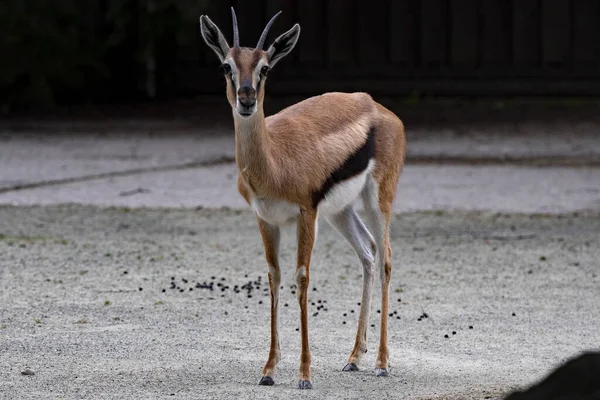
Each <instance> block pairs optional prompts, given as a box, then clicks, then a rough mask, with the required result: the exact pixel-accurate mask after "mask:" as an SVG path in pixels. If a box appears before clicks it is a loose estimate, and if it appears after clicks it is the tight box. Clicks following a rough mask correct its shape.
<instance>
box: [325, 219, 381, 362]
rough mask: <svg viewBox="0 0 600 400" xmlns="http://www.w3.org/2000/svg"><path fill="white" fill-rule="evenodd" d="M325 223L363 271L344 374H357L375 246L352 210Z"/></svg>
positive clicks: (364, 349) (364, 341)
mask: <svg viewBox="0 0 600 400" xmlns="http://www.w3.org/2000/svg"><path fill="white" fill-rule="evenodd" d="M328 221H329V223H330V224H331V225H332V226H333V227H334V228H335V229H336V230H337V231H338V232H339V233H340V234H341V235H342V236H344V238H345V239H346V240H347V241H348V242H349V243H350V245H351V246H352V248H353V249H354V251H355V252H356V255H357V256H358V259H359V260H360V262H361V264H362V267H363V285H362V298H361V303H360V314H359V316H358V328H357V330H356V340H355V342H354V348H353V350H352V353H351V354H350V357H349V358H348V363H347V364H346V366H345V367H344V369H343V370H344V371H358V365H359V362H360V358H361V356H362V355H363V354H364V353H366V352H367V327H368V326H369V311H370V310H371V297H372V294H373V271H374V267H375V249H376V247H375V242H374V240H373V237H372V236H371V234H370V233H369V231H368V230H367V228H366V227H365V225H364V224H363V222H362V221H361V220H360V218H359V216H358V214H357V213H356V211H355V210H354V208H352V207H348V208H346V209H344V210H343V211H342V212H340V213H339V214H336V215H333V216H332V217H330V218H329V219H328Z"/></svg>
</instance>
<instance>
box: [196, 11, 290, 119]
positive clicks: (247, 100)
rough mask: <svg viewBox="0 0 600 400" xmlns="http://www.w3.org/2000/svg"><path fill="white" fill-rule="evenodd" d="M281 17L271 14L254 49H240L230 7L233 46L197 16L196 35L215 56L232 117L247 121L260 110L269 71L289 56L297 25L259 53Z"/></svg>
mask: <svg viewBox="0 0 600 400" xmlns="http://www.w3.org/2000/svg"><path fill="white" fill-rule="evenodd" d="M279 14H281V11H280V12H278V13H277V14H275V16H273V18H271V20H270V21H269V23H268V24H267V26H266V27H265V29H264V31H263V33H262V35H260V39H258V43H257V45H256V47H255V48H253V49H252V48H248V47H240V38H239V32H238V26H237V18H236V15H235V11H234V10H233V7H232V8H231V15H232V19H233V47H229V44H227V41H226V40H225V37H224V36H223V34H222V33H221V31H220V30H219V28H218V27H217V26H216V25H215V24H214V23H213V22H212V21H211V20H210V18H208V17H207V16H206V15H202V16H201V17H200V32H201V33H202V37H203V38H204V41H205V42H206V44H208V45H209V46H210V48H211V49H213V51H214V52H215V53H216V54H217V56H218V57H219V60H220V61H221V63H222V64H221V70H222V72H223V74H224V75H225V79H226V81H227V99H228V100H229V104H231V107H232V108H233V110H234V115H237V116H238V117H240V118H249V117H251V116H252V115H254V114H255V113H256V112H257V110H259V109H262V104H263V99H264V97H265V83H266V80H267V74H268V73H269V70H270V69H271V68H272V67H273V66H275V64H276V63H277V62H278V61H279V60H281V59H282V58H283V57H284V56H286V55H287V54H289V52H290V51H292V49H293V48H294V46H295V45H296V42H297V41H298V36H300V25H298V24H295V25H294V26H293V27H292V29H290V30H289V31H287V32H286V33H284V34H282V35H281V36H279V37H278V38H277V39H275V41H274V42H273V44H272V45H271V46H270V47H269V49H268V50H267V51H265V50H263V46H264V44H265V40H266V38H267V35H268V33H269V28H271V25H272V24H273V22H274V21H275V19H276V18H277V16H278V15H279Z"/></svg>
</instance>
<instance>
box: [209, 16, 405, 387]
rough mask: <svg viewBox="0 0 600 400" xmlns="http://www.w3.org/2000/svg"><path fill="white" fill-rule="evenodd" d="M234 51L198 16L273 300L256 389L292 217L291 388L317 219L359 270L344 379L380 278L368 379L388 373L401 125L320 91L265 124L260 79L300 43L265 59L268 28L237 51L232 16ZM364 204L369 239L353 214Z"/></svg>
mask: <svg viewBox="0 0 600 400" xmlns="http://www.w3.org/2000/svg"><path fill="white" fill-rule="evenodd" d="M231 13H232V19H233V47H229V45H228V43H227V41H226V40H225V37H224V36H223V34H222V33H221V31H220V30H219V28H218V27H217V26H216V25H215V24H214V23H213V22H212V21H211V20H210V19H209V18H208V17H207V16H205V15H203V16H201V17H200V29H201V33H202V37H203V38H204V41H205V42H206V44H208V46H210V48H212V50H213V51H214V52H215V53H216V54H217V56H218V57H219V60H220V61H221V68H222V71H223V74H224V75H225V80H226V82H227V99H228V101H229V104H230V105H231V108H232V112H233V122H234V127H235V142H236V163H237V166H238V169H239V174H238V190H239V192H240V194H241V195H242V196H243V197H244V199H245V200H246V201H247V202H248V204H249V205H251V206H252V208H253V209H254V211H255V212H256V217H257V222H258V227H259V230H260V234H261V236H262V240H263V244H264V248H265V254H266V259H267V264H268V267H269V274H268V276H269V286H270V292H271V346H270V351H269V356H268V359H267V362H266V364H265V366H264V368H263V369H262V378H261V380H260V382H259V384H260V385H273V384H274V380H273V377H274V375H275V368H276V365H277V363H278V361H279V359H280V350H279V334H278V323H277V319H278V317H277V315H278V314H277V309H278V302H279V284H280V276H281V272H280V268H279V261H278V250H279V231H280V228H279V227H280V226H281V225H282V224H283V223H284V222H286V221H287V220H289V219H290V218H296V219H297V233H298V257H297V265H296V284H297V298H298V303H299V305H300V336H301V345H302V347H301V356H300V372H299V382H298V387H299V388H300V389H311V388H312V383H311V380H310V362H311V354H310V349H309V345H308V302H307V300H308V299H307V290H308V285H309V280H310V261H311V253H312V250H313V245H314V243H315V238H316V236H317V216H318V215H321V216H323V217H325V218H326V219H327V221H328V222H329V223H330V224H331V225H332V226H333V227H334V228H335V229H336V230H337V231H338V232H339V233H340V234H341V235H342V236H343V237H344V238H345V239H346V240H347V241H348V242H349V243H350V245H351V246H352V248H353V249H354V251H355V252H356V254H357V255H358V258H359V260H360V262H361V264H362V267H363V285H362V299H361V308H360V314H359V321H358V330H357V332H356V340H355V343H354V349H353V350H352V353H351V354H350V357H349V359H348V363H347V364H346V366H345V367H344V368H343V370H344V371H357V370H358V365H359V361H360V358H361V356H362V355H363V354H364V353H366V352H367V327H368V321H369V310H370V307H371V294H372V289H373V275H374V271H375V269H376V268H377V269H378V270H379V272H380V278H381V287H382V296H381V327H380V329H381V333H380V342H379V350H378V353H377V361H376V364H375V373H376V375H377V376H387V375H388V353H389V352H388V338H387V329H388V327H387V318H388V289H389V282H390V276H391V272H392V265H391V256H392V251H391V248H390V243H389V223H390V216H391V212H392V202H393V200H394V195H395V193H396V186H397V183H398V179H399V177H400V173H401V170H402V166H403V164H404V157H405V152H406V139H405V135H404V125H403V124H402V122H401V121H400V119H399V118H398V117H397V116H396V115H394V114H393V113H392V112H391V111H389V110H387V109H386V108H384V107H383V106H382V105H380V104H378V103H376V102H375V101H373V99H372V98H371V96H369V95H368V94H366V93H326V94H323V95H321V96H316V97H311V98H309V99H306V100H304V101H301V102H299V103H297V104H295V105H293V106H290V107H288V108H286V109H284V110H282V111H280V112H279V113H277V114H275V115H272V116H270V117H267V118H265V114H264V111H263V100H264V98H265V84H266V81H267V74H268V72H269V70H270V69H271V68H273V67H274V66H275V65H276V64H277V63H278V62H279V61H280V60H281V59H282V58H283V57H284V56H286V55H287V54H289V53H290V52H291V51H292V49H293V48H294V46H295V45H296V42H297V41H298V37H299V35H300V26H299V25H298V24H295V25H294V26H293V27H292V28H291V29H290V30H289V31H287V32H285V33H284V34H282V35H281V36H279V37H278V38H277V39H275V41H274V42H273V44H272V45H271V46H270V47H269V48H268V50H267V51H264V50H263V45H264V43H265V39H266V38H267V34H268V32H269V28H270V27H271V25H272V24H273V21H274V20H275V18H277V16H278V15H279V14H280V13H281V12H279V13H277V14H276V15H275V16H274V17H273V18H272V19H271V20H270V21H269V23H268V24H267V26H266V27H265V29H264V31H263V32H262V34H261V36H260V39H259V40H258V44H257V45H256V47H255V48H253V49H252V48H247V47H240V41H239V34H238V26H237V18H236V15H235V11H234V10H233V8H232V9H231ZM358 198H362V201H363V203H364V208H365V212H366V215H367V219H368V222H369V223H370V227H371V229H372V232H373V235H371V233H369V231H368V230H367V228H366V227H365V225H364V224H363V222H362V221H361V219H360V218H359V215H358V214H357V213H356V211H355V210H354V208H353V204H354V202H355V201H356V200H357V199H358Z"/></svg>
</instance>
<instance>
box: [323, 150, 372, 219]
mask: <svg viewBox="0 0 600 400" xmlns="http://www.w3.org/2000/svg"><path fill="white" fill-rule="evenodd" d="M374 168H375V160H371V161H369V164H368V165H367V168H366V169H365V170H364V171H363V172H361V173H360V174H358V175H356V176H354V177H352V178H350V179H347V180H345V181H343V182H340V183H338V184H336V185H335V186H333V187H332V188H331V189H330V190H329V192H328V193H327V194H326V195H325V198H324V199H323V200H321V202H320V203H319V206H318V210H319V214H321V215H325V216H327V215H334V214H337V213H339V212H340V211H342V210H343V209H345V208H346V207H348V206H349V205H351V204H353V203H354V202H355V201H356V199H357V198H358V197H359V196H360V193H361V192H362V190H363V189H364V187H365V183H366V181H367V177H368V176H369V175H370V174H371V172H372V171H373V169H374Z"/></svg>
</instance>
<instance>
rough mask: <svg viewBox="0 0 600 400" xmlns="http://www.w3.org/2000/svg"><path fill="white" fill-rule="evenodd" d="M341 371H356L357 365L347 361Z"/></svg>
mask: <svg viewBox="0 0 600 400" xmlns="http://www.w3.org/2000/svg"><path fill="white" fill-rule="evenodd" d="M342 371H345V372H348V371H358V366H357V365H356V364H354V363H348V364H346V366H345V367H344V369H342Z"/></svg>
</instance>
